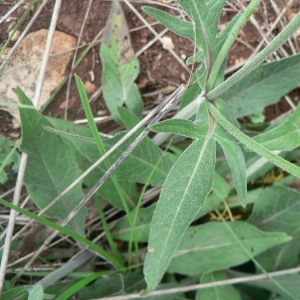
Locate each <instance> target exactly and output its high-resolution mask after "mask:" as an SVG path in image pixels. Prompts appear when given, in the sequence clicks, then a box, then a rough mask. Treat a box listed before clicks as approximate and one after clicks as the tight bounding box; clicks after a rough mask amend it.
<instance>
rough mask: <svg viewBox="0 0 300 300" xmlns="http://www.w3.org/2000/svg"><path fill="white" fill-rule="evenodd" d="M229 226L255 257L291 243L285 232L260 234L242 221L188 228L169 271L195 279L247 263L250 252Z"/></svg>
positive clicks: (213, 223) (262, 232) (212, 223)
mask: <svg viewBox="0 0 300 300" xmlns="http://www.w3.org/2000/svg"><path fill="white" fill-rule="evenodd" d="M227 226H230V227H231V230H232V231H233V232H234V233H235V235H236V237H237V238H238V239H239V240H240V241H241V242H242V243H243V244H244V246H245V247H246V248H247V249H248V251H249V252H250V253H251V254H252V255H253V256H256V255H257V254H259V253H262V252H263V251H265V250H267V249H270V248H271V247H274V246H276V245H278V244H281V243H285V242H288V241H290V240H291V237H289V236H288V235H287V234H285V233H278V232H264V231H260V230H259V229H257V228H256V227H254V226H253V225H251V224H248V223H246V222H242V221H235V222H228V224H227V225H225V224H223V223H222V222H220V223H218V222H209V223H207V224H203V225H200V226H194V227H190V228H189V229H188V231H187V232H186V234H185V235H184V238H183V239H182V242H181V243H180V246H179V247H178V250H177V251H176V254H175V256H174V258H173V259H172V261H171V264H170V266H169V268H168V272H172V273H180V274H185V275H190V276H193V275H197V274H201V273H207V272H213V271H216V270H222V269H226V268H230V267H233V266H237V265H239V264H242V263H244V262H247V261H248V260H249V259H250V257H249V256H248V253H245V251H244V249H241V247H240V244H239V242H238V241H237V239H236V237H235V236H233V235H232V233H231V232H230V231H229V230H228V228H227Z"/></svg>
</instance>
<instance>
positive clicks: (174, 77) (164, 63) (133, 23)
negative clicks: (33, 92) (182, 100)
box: [0, 0, 300, 137]
mask: <svg viewBox="0 0 300 300" xmlns="http://www.w3.org/2000/svg"><path fill="white" fill-rule="evenodd" d="M16 2H17V1H16V0H7V1H5V3H4V4H2V5H1V6H0V15H2V16H3V15H4V14H5V13H6V12H7V11H8V10H9V9H10V8H11V7H12V6H13V4H15V3H16ZM160 2H165V1H160ZM279 2H280V1H279ZM88 3H89V0H83V1H73V0H64V1H63V2H62V7H61V10H60V15H59V21H58V24H57V30H59V31H62V32H64V33H67V34H70V35H72V36H74V37H75V38H76V39H78V37H79V33H80V30H81V26H82V23H83V20H84V18H85V13H86V10H87V7H88ZM26 5H27V4H25V5H21V6H20V7H19V8H18V9H17V10H16V11H15V12H14V13H13V15H12V16H11V18H10V19H9V21H8V22H4V23H3V24H1V30H0V45H3V43H4V42H5V41H6V39H7V37H8V33H9V31H10V30H11V29H12V28H13V26H15V24H16V22H17V20H18V19H19V18H20V17H21V16H22V14H23V12H24V10H25V9H26ZM133 5H134V7H135V8H136V9H137V10H138V11H139V12H140V13H141V14H142V15H143V16H144V17H145V18H146V19H147V20H148V21H149V22H153V20H152V19H151V18H150V17H149V16H147V15H145V13H143V12H142V11H141V6H142V5H141V4H138V3H133ZM38 6H39V5H35V7H34V9H33V10H32V11H31V13H30V16H29V18H28V20H29V19H30V18H31V17H32V16H33V14H34V12H35V11H36V10H37V8H38ZM53 6H54V0H51V1H49V3H48V4H47V6H46V7H45V9H44V10H43V12H42V14H41V15H40V17H39V18H38V20H37V21H36V22H35V23H34V25H33V26H32V28H31V29H30V32H32V31H37V30H39V29H42V28H49V24H50V20H51V16H52V11H53ZM110 6H111V3H110V2H104V1H94V2H93V4H92V7H91V10H90V13H89V15H88V18H87V21H86V26H85V29H84V31H83V35H82V40H81V43H80V44H81V45H87V44H89V43H90V42H91V41H92V40H93V38H94V37H95V36H96V35H97V34H98V33H99V32H100V31H102V30H103V28H104V27H105V24H106V20H107V17H108V15H109V11H110ZM299 6H300V1H295V3H294V6H293V9H294V10H295V11H297V9H299ZM122 7H123V10H124V13H125V16H126V19H127V21H128V26H129V28H130V29H131V42H132V45H133V48H134V50H135V51H136V52H137V51H139V50H140V49H141V48H142V47H143V46H144V45H145V44H146V43H147V42H148V41H150V40H151V39H152V38H153V34H152V33H150V31H149V30H148V29H147V28H143V29H139V28H140V27H142V26H143V25H144V24H143V23H142V21H141V20H140V19H138V18H137V16H136V15H135V14H134V13H133V12H132V11H131V10H130V9H129V8H128V7H127V6H126V5H125V4H122ZM266 9H267V12H268V14H267V15H268V18H269V19H274V18H275V16H274V11H273V10H272V8H271V7H270V6H269V5H267V8H266ZM165 10H166V11H169V12H170V11H171V10H170V9H168V8H165ZM260 13H262V12H260V11H258V12H257V14H258V20H260V21H261V22H263V21H264V18H263V17H261V18H260V17H259V14H260ZM234 14H235V12H233V11H232V10H230V9H228V10H227V11H225V12H224V13H223V15H222V18H221V24H224V23H226V22H228V21H229V20H230V19H231V18H232V17H233V15H234ZM264 14H265V11H264ZM28 20H26V21H25V22H24V23H23V24H22V26H21V28H20V31H21V32H22V30H23V29H24V28H25V26H26V25H27V23H28ZM154 29H155V30H156V31H157V32H158V33H159V32H161V31H162V30H163V29H164V27H163V26H162V25H155V26H154ZM166 35H167V36H168V37H170V38H171V39H172V42H173V44H174V51H175V53H176V54H177V55H178V56H179V57H181V58H185V57H189V56H190V55H192V54H193V51H194V50H193V45H192V43H191V42H190V41H188V40H186V39H184V38H182V37H179V36H177V35H175V34H173V33H172V32H168V33H167V34H166ZM260 40H261V35H260V33H259V32H258V31H257V30H256V29H255V27H254V26H253V25H252V24H250V23H248V24H247V25H246V26H245V27H244V30H243V33H242V35H241V37H240V39H239V41H237V42H236V43H235V45H234V46H233V47H232V50H231V51H230V54H229V58H228V66H229V67H230V66H231V67H232V66H234V65H236V64H238V63H240V62H242V61H244V60H246V59H247V58H249V57H250V55H251V54H252V51H253V49H254V48H255V47H256V46H257V45H258V43H259V42H260ZM99 43H100V41H99ZM10 46H12V45H10ZM83 50H84V48H83V47H82V48H80V50H79V52H78V56H79V55H80V54H81V53H82V51H83ZM139 61H140V68H141V71H140V75H139V77H138V79H137V84H138V86H139V89H140V91H141V93H142V95H144V97H143V99H144V102H145V108H146V109H149V108H151V107H153V103H157V101H160V100H161V99H162V98H163V97H164V96H165V93H166V94H167V93H170V91H171V90H172V89H175V88H176V86H178V85H179V84H181V83H187V81H188V79H189V73H188V72H187V71H186V70H185V69H184V68H183V66H182V65H181V64H180V63H179V62H178V61H176V59H174V57H173V56H172V55H171V54H170V52H169V51H167V50H165V49H164V48H163V47H162V45H161V43H160V42H156V43H154V44H153V45H152V46H151V47H150V48H149V49H147V50H146V51H144V52H143V53H142V54H141V55H140V56H139ZM182 62H183V60H182ZM75 72H76V73H77V74H78V75H79V76H80V77H81V79H82V81H83V82H85V83H86V82H88V83H89V86H90V91H89V95H91V94H93V93H94V92H95V91H96V90H98V89H99V88H100V87H101V73H102V69H101V63H100V57H99V44H97V45H95V46H94V47H93V48H92V49H91V50H90V51H89V53H88V54H87V55H86V57H85V58H84V60H83V61H82V63H81V64H80V65H79V66H78V67H77V68H76V70H75ZM70 73H71V71H69V72H68V74H66V76H68V75H69V74H70ZM91 74H93V75H94V80H92V78H91ZM157 91H162V92H159V93H157V94H156V95H155V96H147V94H148V95H149V94H150V95H151V92H157ZM298 92H299V91H298ZM66 95H67V86H66V85H65V86H64V87H63V88H62V90H61V91H60V92H59V93H58V94H57V96H56V97H55V98H54V100H53V101H52V103H51V104H50V105H49V107H48V108H47V110H46V112H45V114H46V115H48V116H54V117H58V118H63V117H64V114H65V108H66V97H67V96H66ZM294 95H295V92H294ZM294 98H296V99H297V98H299V93H296V95H295V97H294ZM295 102H297V100H296V101H295ZM92 109H93V112H94V115H95V116H97V115H99V113H101V114H102V113H103V111H105V113H106V114H107V115H108V113H107V110H106V107H105V104H104V101H103V99H102V97H101V95H100V97H99V98H98V99H97V100H96V101H94V102H93V103H92ZM289 109H290V107H289V105H288V104H287V103H286V101H285V100H282V101H280V102H279V103H277V104H276V105H273V106H271V107H270V108H266V110H265V115H266V118H267V120H269V121H270V120H272V119H274V118H276V117H277V116H278V115H280V114H282V113H284V112H285V111H287V110H289ZM67 118H68V119H69V120H78V119H83V118H85V117H84V113H83V110H82V105H81V102H80V100H79V96H78V91H77V87H76V84H75V81H74V80H72V81H71V86H70V90H69V101H68V108H67ZM11 120H12V118H11V117H10V116H9V114H8V113H6V112H3V111H0V133H3V134H5V135H11V136H13V137H14V136H15V135H17V132H18V130H19V129H14V127H15V126H14V125H13V124H12V121H11ZM112 126H114V125H113V123H111V122H110V123H105V124H101V125H100V126H99V127H100V128H99V129H100V130H101V131H102V132H103V131H104V132H107V131H110V130H111V129H112Z"/></svg>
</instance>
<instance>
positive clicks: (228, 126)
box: [208, 103, 300, 178]
mask: <svg viewBox="0 0 300 300" xmlns="http://www.w3.org/2000/svg"><path fill="white" fill-rule="evenodd" d="M208 107H209V111H210V113H211V114H212V116H213V117H214V118H215V119H216V121H217V122H218V123H219V124H220V125H221V126H222V127H223V128H224V129H225V130H226V131H227V132H228V133H230V134H231V135H232V136H234V137H235V138H236V139H237V140H239V141H240V142H242V143H243V144H244V145H246V146H247V147H248V148H250V149H251V150H253V151H254V152H256V153H257V154H259V155H261V156H263V157H265V158H266V159H267V160H269V161H270V162H271V163H273V164H274V165H276V166H278V167H280V168H282V169H283V170H285V171H287V172H289V173H290V174H292V175H294V176H296V177H298V178H300V168H299V167H297V166H296V165H294V164H292V163H290V162H289V161H287V160H285V159H284V158H282V157H280V156H278V155H276V154H274V153H272V152H271V151H269V150H268V149H267V148H265V147H264V146H262V145H261V144H259V143H257V142H256V141H254V140H253V139H251V138H250V137H248V136H247V135H245V134H244V133H243V132H241V131H240V130H239V129H237V128H236V127H235V126H234V125H233V124H232V123H230V122H229V121H228V120H227V119H226V118H225V117H224V116H223V115H222V114H221V113H220V112H219V111H218V110H217V109H216V108H215V107H214V105H212V104H211V103H208Z"/></svg>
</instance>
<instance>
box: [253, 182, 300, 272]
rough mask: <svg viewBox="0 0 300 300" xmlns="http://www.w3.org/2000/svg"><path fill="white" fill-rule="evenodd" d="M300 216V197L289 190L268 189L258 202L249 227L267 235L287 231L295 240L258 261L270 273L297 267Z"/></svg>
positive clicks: (271, 250) (282, 188) (276, 248)
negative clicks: (254, 227) (258, 229)
mask: <svg viewBox="0 0 300 300" xmlns="http://www.w3.org/2000/svg"><path fill="white" fill-rule="evenodd" d="M299 214H300V193H299V192H297V191H295V190H292V189H289V188H287V187H284V186H273V187H272V188H268V189H264V190H263V191H262V192H261V193H260V195H259V197H258V198H257V199H256V201H255V204H254V208H253V211H252V214H251V216H250V218H249V220H248V221H249V223H251V224H253V225H255V226H257V227H258V228H260V229H262V230H265V231H284V232H286V233H287V234H289V235H291V236H293V237H294V238H293V240H292V241H290V242H289V243H287V244H284V245H278V246H276V247H274V248H272V249H270V250H269V251H267V252H266V253H264V254H262V255H261V256H259V257H258V258H257V259H258V260H259V262H260V263H261V264H262V266H263V267H264V268H265V269H266V270H267V271H274V270H282V269H287V268H291V267H295V266H296V264H297V262H298V255H299V247H300V240H299V235H300V234H299V228H300V218H299ZM296 249H298V250H296Z"/></svg>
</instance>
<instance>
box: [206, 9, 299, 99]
mask: <svg viewBox="0 0 300 300" xmlns="http://www.w3.org/2000/svg"><path fill="white" fill-rule="evenodd" d="M299 26H300V12H298V13H297V15H296V16H295V17H294V18H293V20H292V21H291V22H290V23H289V24H288V25H287V26H286V27H285V28H284V30H283V31H282V32H281V33H280V34H278V35H277V36H276V38H274V40H273V41H272V42H271V43H270V44H269V45H268V46H267V47H266V48H265V49H264V50H262V51H261V52H260V53H258V54H257V55H256V56H255V57H254V58H253V59H252V60H251V61H250V62H249V63H247V64H246V65H245V66H244V67H243V68H241V69H240V70H239V71H237V72H236V73H235V74H234V75H232V76H231V77H229V78H228V79H227V80H226V81H224V82H223V83H222V84H220V85H219V86H218V87H216V88H215V89H213V90H212V91H210V92H209V93H207V100H213V99H216V98H217V97H218V96H219V95H221V94H222V93H224V92H225V91H226V90H228V89H229V88H230V87H232V86H233V85H234V84H235V83H237V82H238V81H240V80H241V79H242V78H243V77H245V76H246V75H248V74H249V73H250V72H251V71H253V70H254V69H255V68H257V67H258V66H259V65H260V64H261V63H262V62H263V61H264V60H266V59H267V58H268V57H269V56H270V55H271V54H272V53H273V52H275V51H276V50H277V49H278V48H279V47H280V46H281V45H282V44H283V43H284V42H285V41H286V40H287V39H288V38H289V37H290V36H291V35H292V34H293V33H294V32H295V31H296V30H297V29H298V27H299Z"/></svg>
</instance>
